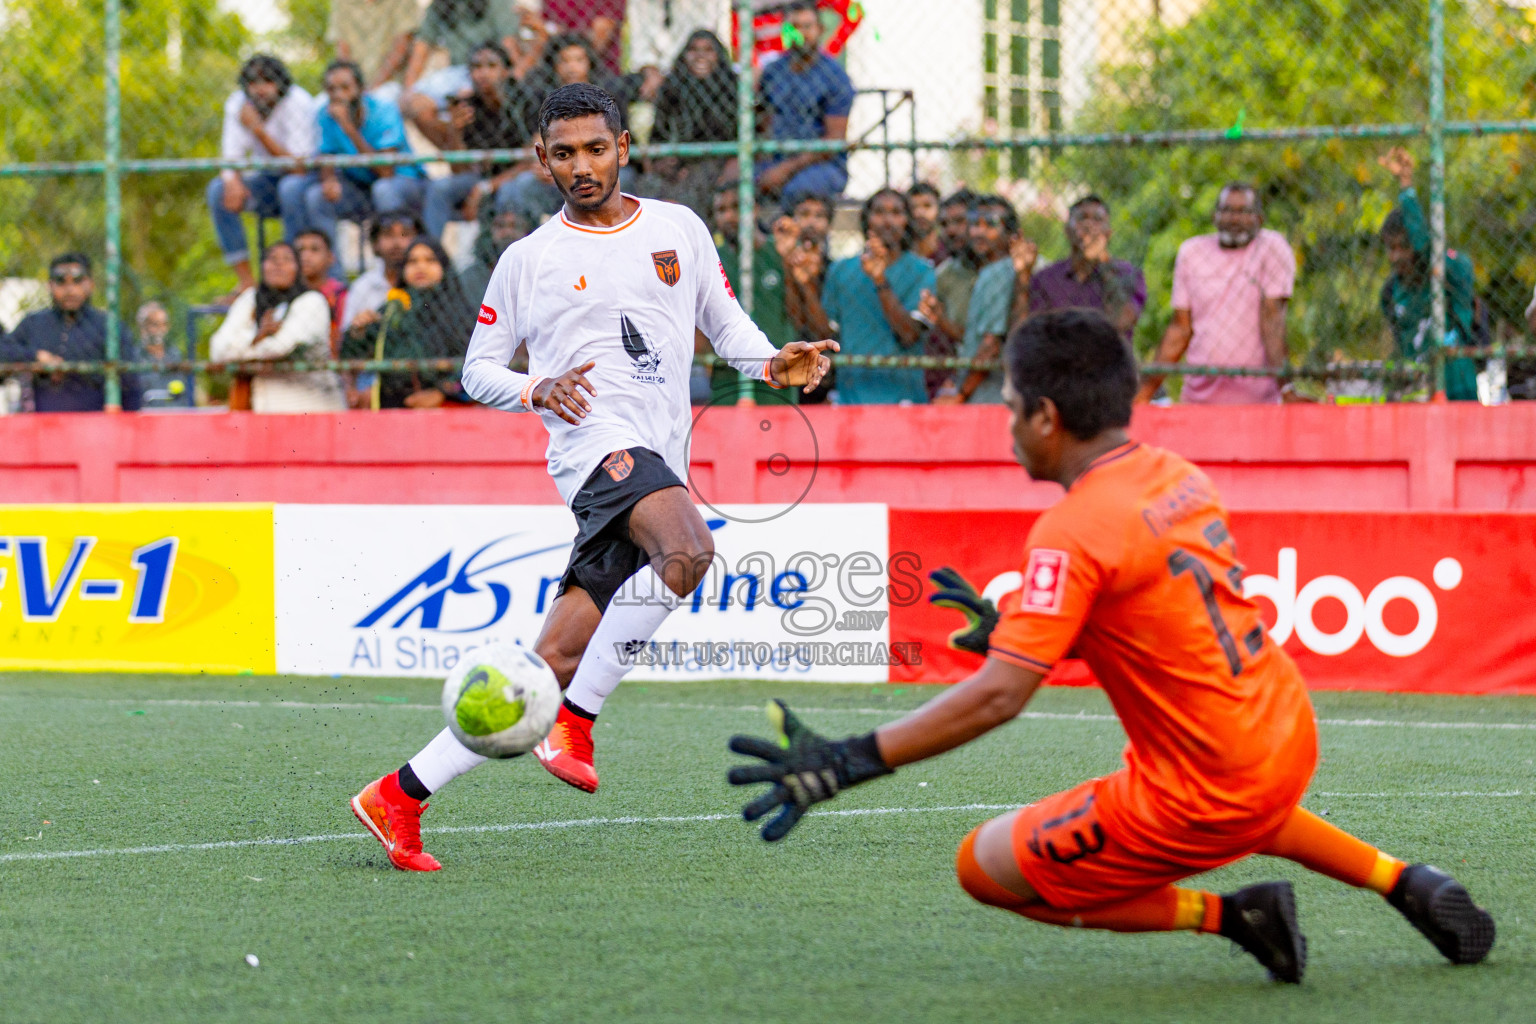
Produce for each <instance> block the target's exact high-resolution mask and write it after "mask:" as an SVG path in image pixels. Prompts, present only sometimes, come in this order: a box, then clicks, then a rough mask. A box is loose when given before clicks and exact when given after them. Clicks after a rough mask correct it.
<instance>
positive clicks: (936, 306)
mask: <svg viewBox="0 0 1536 1024" xmlns="http://www.w3.org/2000/svg"><path fill="white" fill-rule="evenodd" d="M917 312H918V315H919V316H921V317H922V318H923V319H924V320H927V321H928V322H929V323H930V324H940V323H942V322H943V321H944V306H943V304H942V303H940V302H939V297H938V296H937V295H935V294H933V292H931V291H929V290H928V289H927V288H924V289H923V294H922V297H921V298H919V299H918V300H917Z"/></svg>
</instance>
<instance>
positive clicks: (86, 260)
mask: <svg viewBox="0 0 1536 1024" xmlns="http://www.w3.org/2000/svg"><path fill="white" fill-rule="evenodd" d="M70 264H75V265H77V266H79V267H81V268H82V269H83V270H84V271H85V276H86V277H90V276H91V258H90V257H89V256H87V255H86V254H85V253H83V252H74V251H71V252H61V253H59V254H58V255H57V256H55V257H54V258H53V259H51V260H49V261H48V274H49V276H52V274H53V272H54V271H55V270H58V269H59V268H60V267H67V266H69V265H70Z"/></svg>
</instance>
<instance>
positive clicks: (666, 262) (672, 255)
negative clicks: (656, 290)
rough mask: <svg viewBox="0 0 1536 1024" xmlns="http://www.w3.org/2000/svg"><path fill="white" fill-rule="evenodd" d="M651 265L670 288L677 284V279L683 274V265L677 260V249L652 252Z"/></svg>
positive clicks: (662, 281) (663, 282)
mask: <svg viewBox="0 0 1536 1024" xmlns="http://www.w3.org/2000/svg"><path fill="white" fill-rule="evenodd" d="M651 266H653V267H655V268H656V276H657V277H659V278H661V283H662V284H664V285H666V286H667V287H668V288H671V287H672V286H673V285H675V284H677V279H678V278H679V277H681V276H682V274H683V268H682V265H681V264H680V263H678V262H677V250H676V249H668V250H666V251H665V252H653V253H651Z"/></svg>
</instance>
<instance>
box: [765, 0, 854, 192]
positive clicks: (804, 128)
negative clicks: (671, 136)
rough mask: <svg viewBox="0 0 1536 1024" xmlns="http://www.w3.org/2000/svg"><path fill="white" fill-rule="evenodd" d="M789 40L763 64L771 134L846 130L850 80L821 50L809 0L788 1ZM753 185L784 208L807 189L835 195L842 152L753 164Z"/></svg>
mask: <svg viewBox="0 0 1536 1024" xmlns="http://www.w3.org/2000/svg"><path fill="white" fill-rule="evenodd" d="M789 24H790V28H791V30H792V31H791V36H790V38H791V39H792V40H793V41H794V43H793V46H792V47H791V48H790V49H789V50H788V51H787V52H786V53H785V54H784V56H782V57H780V58H779V59H778V60H776V61H774V62H773V63H772V64H769V65H768V66H767V67H766V68H764V69H763V78H762V84H761V88H762V94H763V102H764V104H765V105H766V106H767V108H768V113H769V115H770V116H771V118H772V123H771V125H770V127H769V131H770V133H771V135H772V137H773V138H774V139H829V140H833V141H837V142H841V141H842V140H843V139H844V138H845V137H846V136H847V134H848V111H849V110H850V109H852V107H853V83H852V82H851V81H849V79H848V72H846V71H844V70H843V68H842V65H840V64H838V63H837V61H835V60H833V59H832V58H831V57H828V56H827V55H826V54H824V53H822V52H821V49H820V43H821V32H822V28H821V19H820V17H819V16H818V15H817V13H816V4H815V2H814V0H796V2H795V3H793V4H791V5H789ZM757 185H758V188H759V189H761V190H762V191H763V192H764V193H766V194H768V195H770V196H778V197H779V202H780V203H781V205H782V206H783V207H784V208H785V209H786V210H790V209H794V206H795V203H796V202H798V201H799V200H800V199H801V198H802V197H804V196H807V195H822V196H837V195H841V194H842V191H843V189H845V188H847V187H848V155H847V154H846V153H792V154H789V155H786V156H780V157H777V158H774V159H773V160H771V161H769V162H766V163H764V164H762V165H759V167H758V170H757Z"/></svg>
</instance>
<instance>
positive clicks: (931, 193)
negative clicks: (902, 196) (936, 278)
mask: <svg viewBox="0 0 1536 1024" xmlns="http://www.w3.org/2000/svg"><path fill="white" fill-rule="evenodd" d="M907 202H908V204H909V205H911V207H912V251H913V252H914V253H916V254H917V255H919V256H921V257H922V258H923V259H925V260H927V261H928V262H929V263H931V264H933V265H934V266H935V267H937V266H938V265H939V264H940V263H943V262H944V261H945V260H947V259H948V258H949V250H948V249H947V248H946V247H945V245H944V236H943V234H941V233H940V231H939V190H938V189H936V188H934V187H933V186H932V185H930V184H928V182H926V181H920V182H918V183H917V184H916V185H913V186H912V187H911V188H909V189H907Z"/></svg>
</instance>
